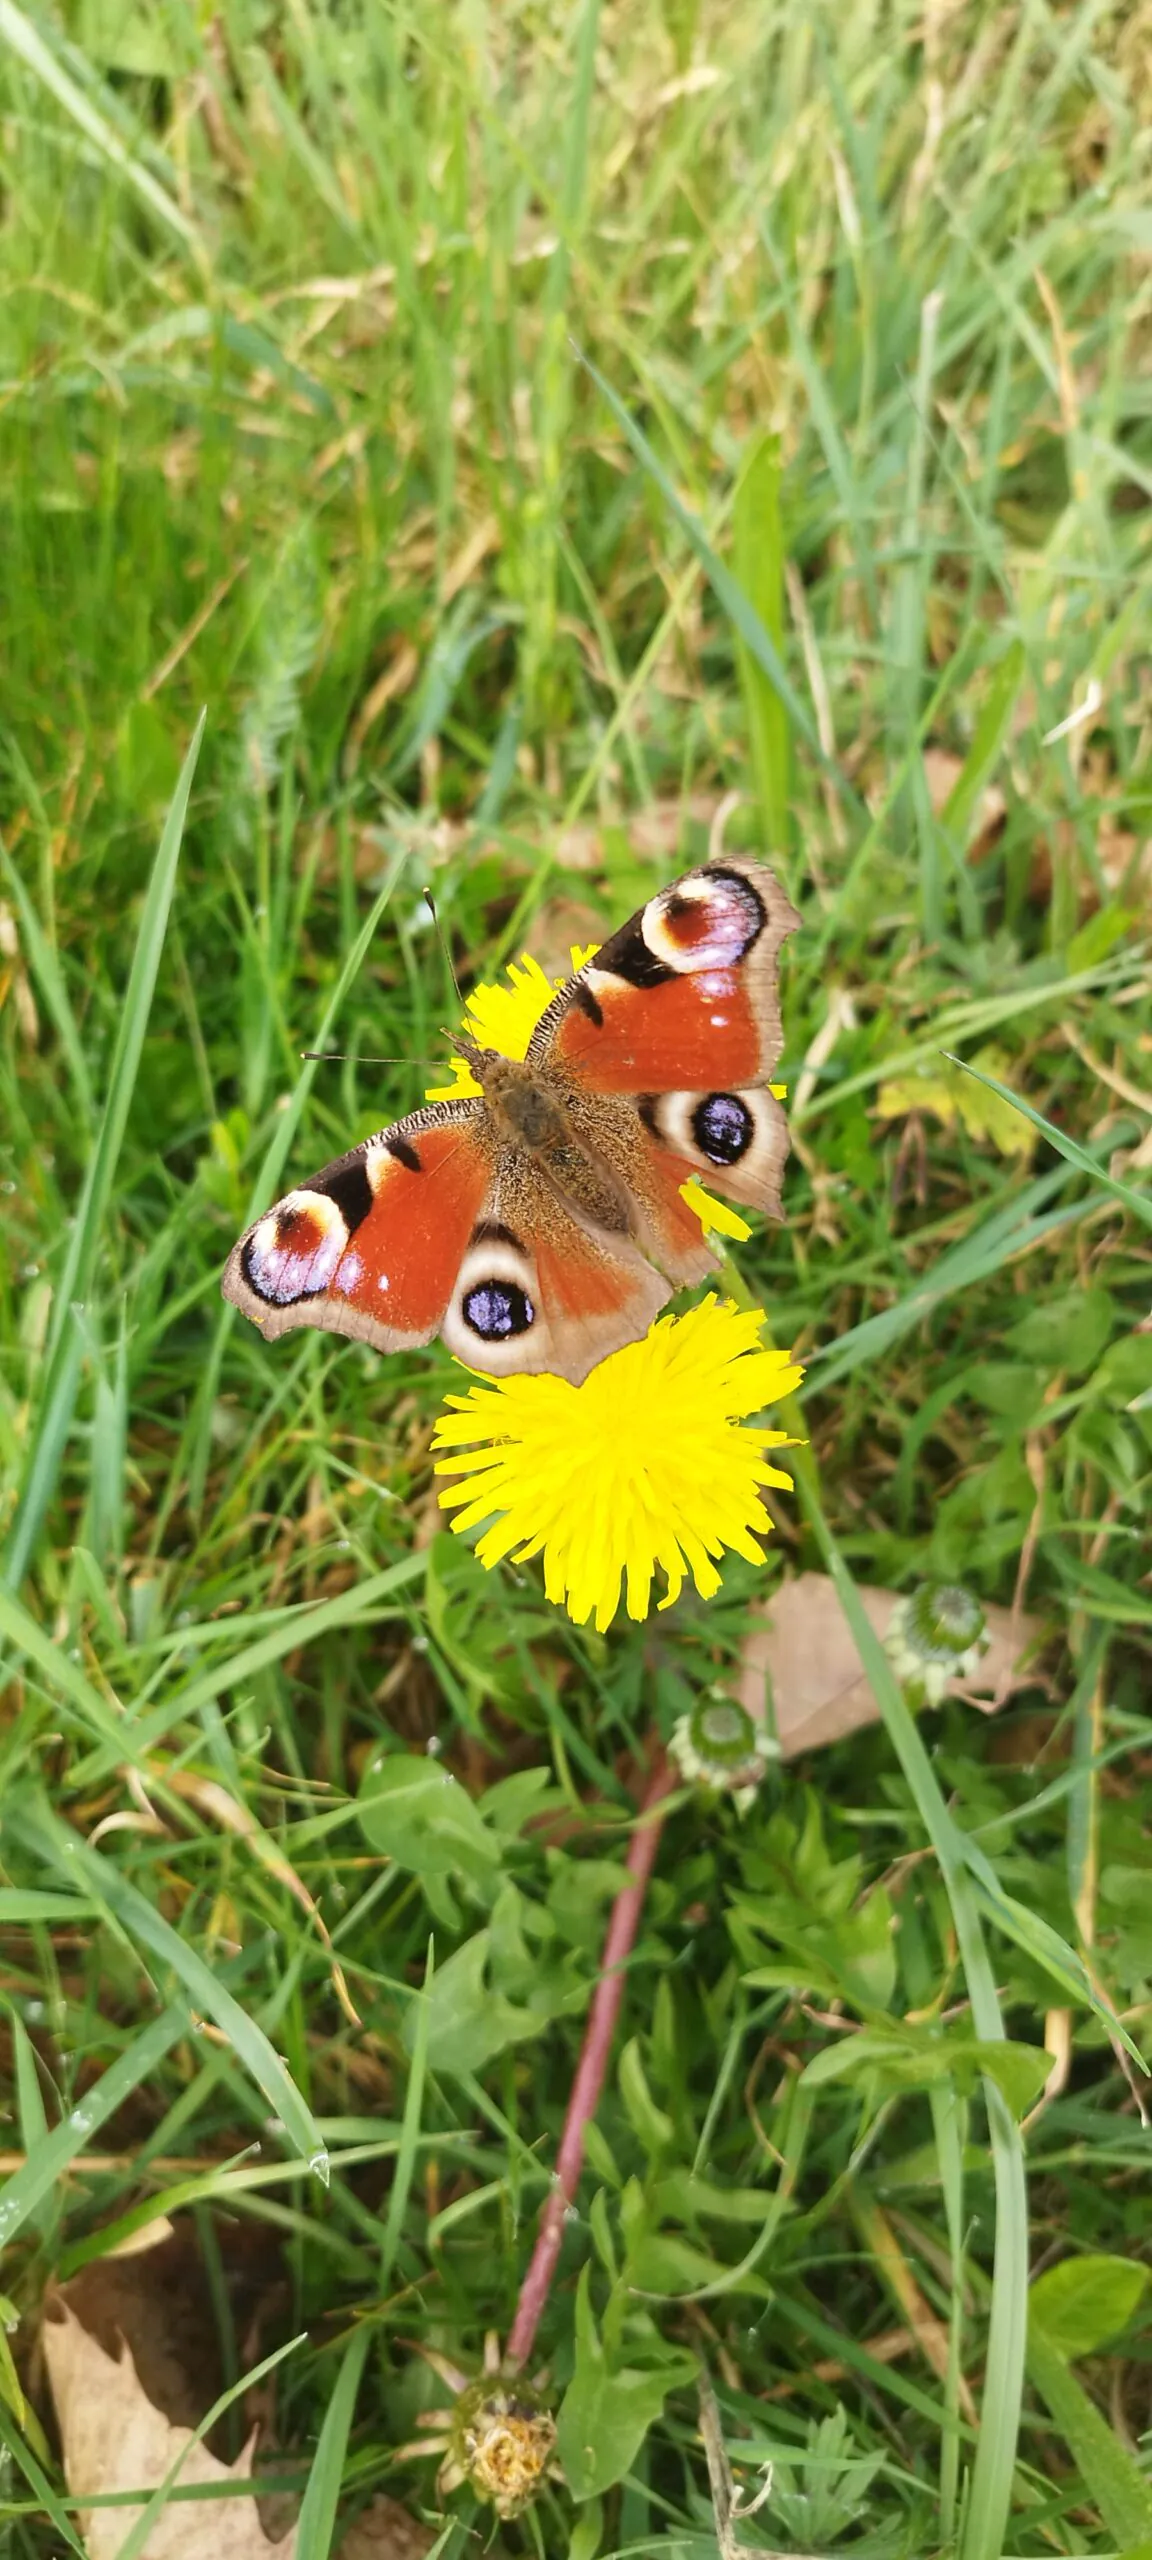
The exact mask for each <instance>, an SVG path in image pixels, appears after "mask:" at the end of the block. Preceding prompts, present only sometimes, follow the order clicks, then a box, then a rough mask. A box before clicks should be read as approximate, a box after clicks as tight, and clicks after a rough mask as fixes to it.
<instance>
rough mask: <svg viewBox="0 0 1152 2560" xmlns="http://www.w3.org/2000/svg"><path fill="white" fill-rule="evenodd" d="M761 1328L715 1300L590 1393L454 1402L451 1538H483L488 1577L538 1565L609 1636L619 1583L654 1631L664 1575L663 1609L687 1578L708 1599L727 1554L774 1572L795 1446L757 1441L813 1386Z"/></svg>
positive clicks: (514, 1382)
mask: <svg viewBox="0 0 1152 2560" xmlns="http://www.w3.org/2000/svg"><path fill="white" fill-rule="evenodd" d="M763 1322H764V1318H763V1316H762V1314H761V1313H760V1311H759V1309H758V1308H752V1309H751V1310H748V1311H745V1310H743V1309H739V1308H737V1307H735V1306H733V1305H732V1304H731V1303H729V1302H724V1303H720V1302H718V1301H717V1300H716V1299H715V1298H714V1297H708V1298H705V1299H704V1300H703V1302H702V1304H701V1305H700V1306H698V1307H693V1308H692V1309H691V1311H690V1312H689V1314H687V1315H685V1316H661V1317H659V1318H658V1319H657V1321H656V1323H655V1324H654V1325H653V1326H652V1327H651V1329H650V1331H649V1332H648V1334H647V1335H646V1337H645V1339H644V1341H643V1342H630V1343H628V1344H626V1345H625V1348H624V1349H623V1350H622V1351H614V1352H612V1353H611V1354H610V1356H609V1358H608V1359H607V1360H602V1361H601V1362H600V1365H599V1367H598V1368H596V1369H593V1371H592V1373H591V1375H590V1377H587V1378H585V1380H584V1382H583V1385H582V1386H578V1387H574V1386H572V1385H570V1384H569V1382H568V1380H567V1379H565V1378H554V1377H550V1376H539V1377H509V1378H502V1379H500V1380H498V1381H497V1382H495V1383H492V1382H490V1381H487V1380H486V1381H485V1382H484V1384H483V1385H478V1386H475V1387H471V1388H470V1389H469V1391H468V1393H467V1395H464V1396H450V1397H449V1399H448V1409H447V1411H445V1412H444V1413H442V1414H441V1415H440V1418H439V1420H438V1422H437V1424H436V1427H435V1431H434V1433H433V1447H434V1448H436V1449H438V1450H444V1451H451V1452H454V1453H459V1454H453V1455H450V1456H443V1457H441V1458H439V1459H438V1461H437V1466H436V1473H437V1475H440V1476H447V1477H451V1478H453V1479H455V1481H454V1482H451V1483H449V1484H447V1485H446V1486H445V1487H444V1490H443V1491H442V1492H441V1494H440V1502H441V1505H442V1507H443V1508H444V1509H445V1510H447V1511H453V1512H455V1514H456V1517H455V1518H454V1520H453V1522H452V1526H453V1528H454V1529H456V1530H460V1531H466V1530H470V1529H477V1528H483V1530H484V1534H483V1536H482V1537H481V1539H480V1541H479V1544H478V1546H477V1549H476V1552H477V1554H478V1556H479V1558H480V1561H481V1563H482V1564H484V1565H487V1566H489V1567H491V1566H493V1565H496V1564H499V1563H500V1562H501V1560H502V1559H503V1558H504V1557H507V1556H511V1557H512V1558H513V1560H514V1561H515V1562H516V1563H517V1564H524V1563H526V1562H527V1561H528V1559H529V1558H530V1557H532V1556H542V1557H543V1560H544V1587H545V1590H546V1592H547V1594H548V1598H549V1599H550V1600H551V1601H554V1602H555V1603H556V1605H557V1606H558V1607H563V1608H565V1609H566V1610H567V1612H568V1615H569V1617H570V1618H573V1619H574V1620H575V1622H576V1624H577V1625H578V1626H584V1625H586V1624H587V1621H588V1620H589V1618H592V1619H594V1620H595V1623H596V1626H597V1627H598V1628H599V1629H601V1630H603V1629H604V1628H605V1627H607V1626H609V1625H610V1624H611V1621H612V1618H613V1616H614V1615H615V1612H616V1609H617V1607H618V1604H619V1600H620V1593H621V1585H623V1586H624V1592H625V1597H626V1602H627V1608H628V1614H629V1616H630V1617H632V1618H637V1619H642V1618H646V1617H647V1615H648V1612H649V1609H650V1607H651V1603H652V1585H653V1580H654V1577H655V1575H656V1572H657V1569H659V1571H660V1573H661V1574H662V1575H663V1577H664V1579H665V1581H666V1583H667V1590H666V1593H665V1595H664V1597H663V1599H662V1600H661V1601H660V1603H659V1606H660V1607H661V1608H662V1609H667V1608H670V1607H671V1604H672V1602H673V1601H674V1600H675V1599H677V1598H678V1596H679V1594H680V1591H681V1589H682V1588H683V1584H684V1580H685V1577H686V1575H687V1574H691V1576H692V1580H693V1582H694V1583H695V1585H696V1589H697V1591H698V1592H699V1593H700V1596H701V1598H702V1599H705V1600H707V1599H711V1598H712V1596H713V1594H714V1593H715V1592H716V1591H718V1590H719V1588H720V1573H719V1570H718V1566H717V1559H718V1558H719V1557H721V1556H723V1554H724V1552H725V1550H726V1549H730V1550H731V1551H732V1552H733V1553H734V1554H736V1555H741V1556H744V1557H746V1558H747V1560H748V1562H749V1563H750V1564H762V1563H763V1561H764V1549H763V1547H762V1545H761V1544H760V1540H761V1539H762V1538H764V1537H766V1536H767V1535H768V1532H769V1531H770V1529H771V1527H772V1522H771V1520H770V1518H769V1515H768V1513H767V1511H766V1510H765V1508H764V1503H763V1501H762V1499H761V1496H762V1493H763V1490H764V1488H765V1487H766V1486H769V1485H779V1486H783V1487H785V1488H786V1489H787V1488H790V1487H791V1483H792V1479H791V1476H787V1475H784V1474H782V1473H781V1472H780V1470H779V1469H778V1468H776V1467H772V1466H770V1465H769V1464H768V1463H767V1458H766V1452H767V1451H768V1450H769V1449H779V1448H789V1447H792V1446H794V1445H795V1443H794V1442H793V1441H792V1440H791V1439H790V1436H789V1434H788V1433H787V1432H784V1431H766V1430H764V1429H763V1428H762V1427H760V1426H757V1427H756V1428H755V1429H751V1430H750V1429H748V1428H747V1427H746V1426H747V1417H748V1416H749V1415H750V1414H758V1413H761V1412H762V1411H763V1409H764V1407H765V1405H769V1404H774V1403H775V1402H777V1400H778V1399H779V1398H780V1397H781V1396H786V1395H790V1394H791V1392H792V1389H793V1388H794V1387H796V1386H798V1385H799V1382H800V1379H801V1376H802V1375H803V1372H802V1371H801V1370H800V1369H799V1368H797V1367H796V1365H795V1363H794V1362H793V1361H791V1360H790V1359H789V1357H788V1354H787V1353H786V1352H783V1351H772V1350H769V1349H768V1348H767V1347H766V1346H765V1344H764V1343H763V1342H762V1341H761V1339H760V1328H761V1326H762V1324H763ZM485 1524H487V1525H485Z"/></svg>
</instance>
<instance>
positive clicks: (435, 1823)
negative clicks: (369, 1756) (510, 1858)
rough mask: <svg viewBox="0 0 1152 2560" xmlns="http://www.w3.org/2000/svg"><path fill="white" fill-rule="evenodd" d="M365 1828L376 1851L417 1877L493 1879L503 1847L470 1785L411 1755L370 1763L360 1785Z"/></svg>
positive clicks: (398, 1754)
mask: <svg viewBox="0 0 1152 2560" xmlns="http://www.w3.org/2000/svg"><path fill="white" fill-rule="evenodd" d="M359 1812H360V1828H361V1830H362V1831H363V1833H364V1836H365V1839H366V1840H367V1841H368V1842H369V1844H370V1846H371V1847H372V1848H373V1849H377V1850H379V1851H380V1853H381V1855H382V1856H383V1857H386V1858H394V1859H395V1861H396V1864H397V1866H398V1867H409V1868H411V1870H412V1872H413V1874H414V1875H425V1876H451V1875H461V1874H463V1875H466V1876H471V1877H473V1878H474V1879H475V1881H476V1882H478V1883H481V1884H484V1883H488V1882H490V1881H491V1878H492V1874H493V1870H494V1868H495V1867H496V1866H497V1864H498V1863H499V1858H500V1843H499V1841H498V1840H497V1839H496V1838H494V1836H493V1834H492V1832H491V1831H489V1829H488V1826H487V1824H486V1822H485V1820H484V1817H483V1815H482V1814H481V1813H480V1812H479V1811H478V1810H477V1807H476V1806H475V1805H474V1804H473V1802H472V1798H471V1796H470V1795H469V1793H468V1790H467V1788H466V1787H462V1786H461V1785H460V1782H459V1780H458V1779H457V1778H454V1777H453V1775H452V1772H451V1770H450V1769H443V1768H441V1766H440V1763H439V1761H437V1760H429V1759H417V1757H416V1755H415V1753H409V1752H406V1751H396V1752H384V1753H381V1754H380V1755H378V1757H377V1758H376V1759H374V1760H370V1761H369V1763H368V1766H367V1768H366V1769H365V1772H364V1776H363V1778H362V1780H361V1783H360V1796H359Z"/></svg>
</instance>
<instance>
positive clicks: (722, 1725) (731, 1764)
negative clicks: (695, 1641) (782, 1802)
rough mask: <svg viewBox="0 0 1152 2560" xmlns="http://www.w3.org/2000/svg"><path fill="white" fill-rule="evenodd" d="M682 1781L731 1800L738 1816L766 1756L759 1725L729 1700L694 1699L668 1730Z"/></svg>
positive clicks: (767, 1751) (760, 1774)
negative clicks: (690, 1708)
mask: <svg viewBox="0 0 1152 2560" xmlns="http://www.w3.org/2000/svg"><path fill="white" fill-rule="evenodd" d="M668 1748H669V1751H670V1753H671V1755H672V1758H673V1759H674V1760H675V1762H676V1765H677V1767H678V1769H679V1770H680V1771H681V1774H682V1776H684V1777H685V1778H688V1779H690V1780H692V1781H694V1783H695V1784H696V1785H697V1786H702V1787H713V1788H716V1789H717V1790H719V1791H720V1792H721V1793H723V1794H725V1795H731V1796H732V1797H733V1798H734V1800H735V1804H736V1809H737V1812H738V1813H745V1812H746V1811H747V1809H748V1806H749V1805H750V1804H751V1802H752V1799H753V1797H754V1795H755V1793H756V1790H757V1788H758V1786H759V1784H760V1781H761V1779H762V1777H763V1776H764V1772H765V1770H766V1768H767V1766H768V1761H769V1758H770V1756H771V1744H770V1741H769V1737H768V1735H767V1734H766V1733H765V1731H764V1727H763V1725H761V1724H757V1723H756V1721H755V1719H754V1717H752V1716H750V1715H749V1714H748V1711H747V1709H746V1708H745V1707H742V1706H739V1705H738V1704H737V1701H736V1699H735V1698H725V1697H721V1696H720V1695H719V1694H718V1693H717V1692H713V1693H712V1694H711V1695H709V1696H705V1697H703V1698H700V1699H699V1700H698V1701H697V1703H696V1705H695V1706H694V1707H693V1709H692V1713H691V1715H687V1716H681V1717H680V1718H679V1720H678V1722H677V1723H676V1724H675V1725H674V1726H673V1729H672V1734H671V1738H670V1741H669V1744H668Z"/></svg>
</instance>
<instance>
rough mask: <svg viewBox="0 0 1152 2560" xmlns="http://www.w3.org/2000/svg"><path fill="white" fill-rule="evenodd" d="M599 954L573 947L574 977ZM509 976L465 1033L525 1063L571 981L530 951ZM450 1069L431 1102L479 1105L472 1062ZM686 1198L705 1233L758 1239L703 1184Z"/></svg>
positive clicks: (431, 1089)
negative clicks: (550, 973) (549, 970)
mask: <svg viewBox="0 0 1152 2560" xmlns="http://www.w3.org/2000/svg"><path fill="white" fill-rule="evenodd" d="M599 948H600V945H599V943H598V942H589V943H586V944H585V945H584V946H583V948H581V946H580V945H579V944H578V943H573V944H571V946H570V949H569V958H570V960H571V962H572V975H573V977H575V975H576V972H577V970H579V969H585V968H587V965H588V962H589V961H590V960H594V959H595V957H596V954H597V952H598V950H599ZM506 976H507V981H508V983H507V985H506V986H502V987H500V986H492V985H490V984H488V983H483V984H481V985H480V986H478V987H473V989H472V993H471V995H470V996H469V998H468V1002H467V1004H466V1005H465V1007H464V1021H463V1024H462V1026H461V1027H462V1029H463V1030H464V1031H466V1033H467V1035H468V1038H469V1039H470V1040H474V1041H475V1042H476V1046H477V1048H478V1049H495V1050H496V1051H497V1053H498V1055H499V1056H500V1057H502V1058H515V1059H517V1060H521V1059H523V1058H526V1057H527V1055H528V1043H529V1041H530V1039H531V1037H532V1034H533V1032H534V1030H535V1028H536V1025H537V1023H538V1022H539V1020H540V1017H541V1015H542V1014H544V1013H546V1012H547V1010H548V1007H549V1005H550V1004H551V1002H552V998H553V996H555V995H559V993H560V989H561V987H565V986H567V984H568V981H567V979H566V978H549V977H546V976H545V973H544V971H543V969H542V968H541V966H540V963H539V961H538V960H534V959H533V957H532V954H531V952H530V951H522V952H521V954H520V958H519V960H512V961H510V962H509V964H508V969H507V972H506ZM448 1064H449V1066H450V1067H451V1069H452V1082H451V1084H430V1085H428V1086H427V1087H426V1089H425V1094H424V1099H425V1101H426V1102H474V1101H475V1100H476V1098H477V1096H478V1094H479V1093H480V1091H481V1087H480V1086H479V1085H478V1084H477V1082H476V1078H475V1076H474V1075H473V1073H472V1069H471V1067H470V1066H469V1064H468V1060H467V1058H449V1060H448ZM769 1090H770V1092H772V1093H774V1094H775V1095H776V1096H777V1098H779V1097H780V1096H781V1095H782V1094H783V1093H784V1092H785V1090H786V1087H785V1086H784V1085H782V1084H780V1085H777V1084H774V1085H772V1086H770V1088H769ZM680 1197H681V1199H682V1200H686V1201H687V1203H688V1206H689V1208H690V1209H694V1210H695V1212H696V1215H697V1217H698V1218H699V1220H700V1224H701V1226H702V1227H705V1228H707V1229H709V1230H710V1231H711V1232H712V1233H713V1234H715V1235H721V1236H735V1237H736V1238H737V1240H738V1242H740V1243H742V1244H743V1243H746V1242H747V1239H748V1237H749V1236H750V1235H751V1233H752V1229H751V1227H750V1226H749V1224H748V1221H747V1219H746V1218H741V1217H739V1216H738V1215H737V1212H736V1210H735V1209H730V1208H729V1207H728V1205H727V1203H726V1202H725V1201H723V1200H714V1199H713V1198H712V1195H711V1193H710V1192H708V1191H705V1189H704V1187H703V1185H702V1184H701V1183H699V1182H695V1181H693V1182H682V1183H681V1185H680Z"/></svg>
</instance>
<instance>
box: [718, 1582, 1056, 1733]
mask: <svg viewBox="0 0 1152 2560" xmlns="http://www.w3.org/2000/svg"><path fill="white" fill-rule="evenodd" d="M899 1597H900V1594H899V1593H898V1592H896V1591H886V1590H884V1589H882V1588H879V1587H874V1586H871V1585H862V1586H861V1588H860V1598H861V1600H862V1601H863V1604H864V1607H865V1609H866V1610H867V1613H868V1617H869V1619H870V1621H871V1623H872V1625H873V1626H874V1627H875V1629H876V1633H877V1635H879V1636H884V1635H886V1634H887V1631H888V1627H889V1624H890V1621H891V1617H892V1612H893V1610H894V1609H895V1607H896V1603H897V1601H898V1599H899ZM985 1615H986V1618H987V1621H988V1633H989V1635H990V1637H991V1643H990V1645H989V1648H988V1651H987V1653H986V1654H985V1656H984V1659H983V1661H982V1663H981V1665H980V1668H979V1670H978V1671H977V1672H976V1673H974V1674H973V1675H972V1677H971V1678H970V1679H968V1680H967V1681H964V1682H956V1683H954V1684H953V1685H954V1686H955V1687H956V1688H957V1689H959V1690H960V1691H961V1694H963V1695H964V1696H965V1697H968V1696H971V1695H972V1693H973V1692H978V1693H979V1694H978V1696H977V1699H976V1703H977V1704H978V1705H980V1706H982V1707H983V1708H984V1709H985V1712H986V1713H989V1714H990V1713H991V1712H992V1710H993V1708H994V1707H997V1706H1000V1705H1002V1704H1003V1701H1004V1699H1005V1698H1006V1697H1007V1696H1009V1695H1010V1693H1011V1690H1012V1689H1013V1687H1019V1686H1020V1685H1021V1683H1022V1681H1023V1679H1024V1678H1025V1677H1026V1675H1025V1674H1023V1673H1022V1672H1021V1671H1020V1669H1019V1664H1020V1661H1021V1658H1022V1656H1023V1655H1024V1654H1026V1653H1027V1651H1028V1649H1029V1647H1030V1646H1031V1645H1033V1644H1034V1643H1035V1642H1036V1639H1037V1637H1038V1635H1039V1633H1040V1629H1039V1625H1038V1622H1037V1620H1036V1619H1035V1618H1030V1617H1025V1616H1024V1615H1020V1616H1019V1617H1018V1618H1017V1620H1016V1623H1015V1627H1013V1623H1012V1612H1011V1610H1009V1609H998V1608H996V1607H995V1606H990V1607H989V1608H987V1609H986V1611H985ZM765 1673H767V1674H768V1676H769V1678H770V1680H771V1684H772V1697H773V1700H774V1703H775V1710H776V1730H777V1733H778V1735H779V1738H780V1748H781V1751H782V1753H783V1756H784V1758H785V1759H786V1760H792V1759H795V1757H796V1754H797V1752H800V1751H814V1750H819V1749H820V1748H821V1746H822V1745H823V1744H825V1743H828V1742H839V1741H840V1739H841V1737H842V1736H843V1735H844V1734H846V1733H855V1732H856V1731H857V1729H858V1727H859V1726H860V1725H865V1724H875V1723H877V1722H878V1720H879V1714H880V1710H879V1708H878V1706H877V1704H876V1700H875V1698H874V1697H873V1695H872V1691H871V1688H870V1687H869V1684H868V1679H867V1675H866V1673H865V1670H864V1666H863V1664H862V1662H861V1660H860V1656H859V1654H858V1652H857V1650H856V1643H855V1638H854V1637H853V1634H852V1630H851V1628H850V1626H849V1624H848V1621H847V1619H846V1617H845V1615H844V1612H843V1610H842V1608H841V1606H840V1602H839V1600H838V1599H837V1596H836V1587H835V1584H834V1583H833V1582H832V1581H831V1579H830V1577H829V1576H828V1575H827V1574H825V1573H801V1574H797V1575H796V1576H795V1578H794V1579H793V1580H792V1581H789V1582H785V1583H784V1584H783V1585H782V1586H781V1589H780V1590H779V1591H778V1592H776V1593H775V1595H774V1597H773V1598H772V1599H771V1600H770V1601H768V1602H767V1603H766V1604H765V1608H764V1612H763V1619H762V1623H761V1625H760V1626H759V1627H757V1628H756V1630H755V1632H754V1634H752V1635H751V1636H750V1637H749V1638H748V1641H747V1643H746V1644H745V1647H744V1657H743V1672H742V1677H741V1685H740V1696H741V1700H742V1703H743V1705H744V1706H745V1707H746V1708H747V1710H748V1713H749V1715H751V1716H756V1717H760V1716H762V1715H763V1712H764V1676H765Z"/></svg>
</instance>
